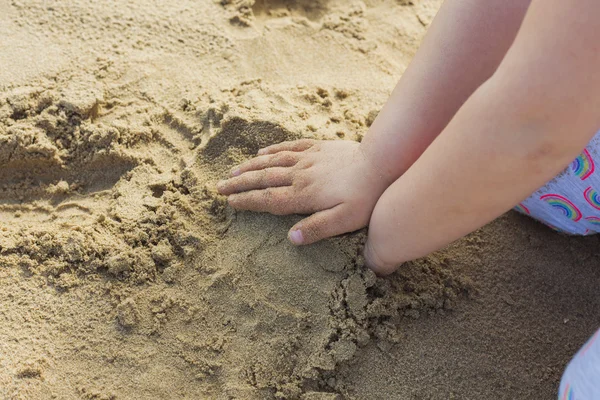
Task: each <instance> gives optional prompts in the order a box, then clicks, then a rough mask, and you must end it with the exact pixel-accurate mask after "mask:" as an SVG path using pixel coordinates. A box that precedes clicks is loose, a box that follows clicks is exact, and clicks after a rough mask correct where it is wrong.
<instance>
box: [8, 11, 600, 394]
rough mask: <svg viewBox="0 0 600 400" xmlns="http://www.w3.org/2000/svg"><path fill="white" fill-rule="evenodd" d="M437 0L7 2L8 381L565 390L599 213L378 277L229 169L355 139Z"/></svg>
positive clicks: (24, 386)
mask: <svg viewBox="0 0 600 400" xmlns="http://www.w3.org/2000/svg"><path fill="white" fill-rule="evenodd" d="M440 4H441V1H439V0H367V1H365V2H363V1H351V0H350V1H343V0H330V1H327V0H297V1H286V0H222V1H220V2H218V1H212V0H198V1H192V0H181V1H164V0H156V1H148V2H144V1H141V0H131V1H126V2H124V1H116V0H99V1H95V2H88V1H83V0H72V1H69V2H61V1H56V0H0V65H1V66H2V68H0V166H1V168H0V188H1V191H0V298H1V299H2V300H1V304H2V305H1V307H0V398H2V399H305V400H334V399H338V400H339V399H400V400H403V399H459V398H460V399H512V400H514V399H553V398H556V391H557V386H558V382H559V379H560V376H561V373H562V370H563V368H564V367H565V365H566V363H567V362H568V361H569V359H570V357H571V356H572V355H573V354H574V352H575V351H577V349H578V348H579V347H580V346H581V345H582V344H583V343H584V342H585V340H587V338H588V337H589V336H590V335H591V334H592V333H593V332H594V331H595V329H596V328H597V327H598V326H600V312H599V311H600V296H598V294H597V289H598V282H599V280H600V268H599V263H600V260H599V255H600V253H599V252H598V250H597V249H598V248H599V245H600V242H599V239H598V238H597V237H586V238H569V237H565V236H561V235H559V234H557V233H555V232H553V231H551V230H550V229H547V228H545V227H543V226H542V225H540V224H538V223H536V222H535V221H531V220H529V219H527V218H525V217H522V216H519V215H516V214H514V213H509V214H507V215H504V216H503V217H501V218H499V219H498V220H497V221H495V222H493V223H491V224H490V225H488V226H486V227H484V228H482V229H481V230H479V231H478V232H476V233H473V234H471V235H469V236H468V237H466V238H465V239H463V240H460V241H459V242H457V243H455V244H453V245H451V246H450V247H448V248H447V249H444V250H443V251H440V252H438V253H435V254H433V255H431V256H429V257H427V258H425V259H422V260H418V261H415V262H411V263H407V264H405V265H403V266H402V267H401V268H400V269H399V271H398V272H397V273H395V274H394V275H392V276H390V277H387V278H376V277H375V276H374V274H373V273H371V272H370V271H368V270H367V269H365V267H364V263H363V260H362V258H361V256H360V249H361V245H362V243H364V239H365V235H366V233H365V232H364V231H363V232H358V233H354V234H350V235H344V236H343V237H338V238H334V239H331V240H327V241H323V242H321V243H318V244H315V245H312V246H307V247H302V248H296V247H294V246H292V245H290V244H289V243H288V241H287V239H286V234H287V230H288V229H289V227H291V226H292V224H293V223H294V222H295V221H297V220H298V219H299V218H300V217H296V216H290V217H277V216H271V215H265V214H252V213H245V212H235V211H233V210H232V209H231V208H229V207H227V205H226V201H225V198H224V197H222V196H219V195H217V194H216V191H215V183H216V181H217V180H219V179H220V178H222V177H224V176H226V174H227V171H229V169H230V168H231V167H233V166H234V165H235V164H236V163H238V162H240V161H242V160H245V159H247V158H249V157H251V156H252V155H253V154H255V152H256V151H257V150H258V149H259V148H260V147H262V146H265V145H268V144H272V143H276V142H280V141H283V140H290V139H295V138H300V137H307V138H316V139H335V140H360V139H361V137H362V135H364V134H365V132H366V130H367V129H368V126H369V125H370V123H371V122H372V120H373V118H374V117H375V116H376V115H377V112H378V110H379V109H380V108H381V107H382V105H383V104H384V102H385V100H386V98H387V96H388V95H389V93H390V91H391V90H392V88H393V86H394V85H395V83H396V82H397V80H398V79H399V77H400V76H401V75H402V72H403V71H404V69H405V68H406V66H407V65H408V63H409V61H410V59H411V57H412V56H413V55H414V53H415V51H416V49H417V48H418V45H419V42H420V40H421V39H422V37H423V35H424V33H425V32H426V29H427V26H428V25H429V24H430V23H431V21H432V19H433V17H434V15H435V13H436V11H437V9H438V7H439V5H440ZM473 62H477V60H473ZM399 129H402V127H399ZM424 212H426V210H424ZM432 229H435V227H432Z"/></svg>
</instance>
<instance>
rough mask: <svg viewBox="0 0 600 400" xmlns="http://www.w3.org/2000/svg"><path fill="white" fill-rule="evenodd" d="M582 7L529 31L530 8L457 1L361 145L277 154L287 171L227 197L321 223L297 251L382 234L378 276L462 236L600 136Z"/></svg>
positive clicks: (303, 232)
mask: <svg viewBox="0 0 600 400" xmlns="http://www.w3.org/2000/svg"><path fill="white" fill-rule="evenodd" d="M582 1H583V3H585V4H579V7H572V6H569V5H568V4H566V3H562V2H561V1H560V0H545V1H544V2H542V1H541V0H534V1H533V2H532V3H531V6H530V8H529V11H528V12H527V17H526V18H525V20H523V17H524V15H525V12H526V11H527V7H528V6H529V1H525V0H523V1H521V2H505V1H503V0H494V1H490V2H478V1H469V0H462V1H461V0H448V1H446V3H445V4H444V6H443V7H442V9H441V10H440V12H439V14H438V16H437V17H436V20H435V21H434V23H433V24H432V26H431V28H430V31H429V33H428V35H427V37H426V39H425V40H424V42H423V45H422V47H421V49H420V50H419V52H418V54H417V55H416V56H415V59H414V61H413V63H412V64H411V66H410V67H409V68H408V69H407V71H406V72H405V74H404V75H403V78H402V80H401V81H400V82H399V84H398V86H397V87H396V89H395V90H394V92H393V93H392V96H391V97H390V99H389V100H388V102H387V104H386V106H385V107H384V109H383V110H382V112H381V113H380V115H379V116H378V118H377V120H376V121H375V123H374V124H373V126H372V127H371V129H370V131H369V133H368V134H367V136H366V137H365V139H364V140H363V142H362V143H361V144H360V145H357V144H340V145H339V147H338V148H335V149H334V148H333V147H332V145H330V144H329V143H330V142H291V143H286V144H283V145H276V146H271V147H269V148H267V149H264V152H263V154H268V155H270V157H271V158H273V159H274V158H279V159H283V158H287V159H288V161H287V164H282V165H273V164H272V163H271V162H270V161H267V162H262V163H261V162H258V161H256V160H258V159H261V157H264V156H259V157H258V158H257V159H254V160H251V161H249V162H248V163H246V164H244V165H242V166H241V167H240V170H239V171H236V174H239V176H237V177H233V178H231V179H229V180H227V181H225V182H221V183H220V184H219V186H218V187H219V190H220V191H221V192H222V193H223V194H232V193H236V194H235V195H233V196H230V203H231V205H232V206H233V207H235V208H239V209H245V210H253V211H266V212H272V213H277V214H288V213H290V214H291V213H304V214H306V213H314V214H313V215H311V216H309V217H308V218H306V219H305V220H303V221H301V222H300V223H299V224H297V225H296V226H294V227H293V228H292V230H291V231H290V239H291V240H292V242H294V243H296V244H308V243H312V242H314V241H317V240H320V239H322V238H325V237H329V236H333V235H336V234H340V233H344V232H349V231H352V230H355V229H359V228H361V227H363V226H365V225H366V224H367V223H369V225H370V226H369V237H368V241H367V246H366V248H365V257H366V259H367V263H368V265H369V266H370V267H371V268H372V269H374V270H375V271H376V272H377V273H379V274H387V273H391V272H393V271H394V270H395V269H396V268H397V266H398V265H399V264H400V263H402V262H404V261H407V260H411V259H414V258H417V257H421V256H423V255H426V254H428V253H429V252H431V251H434V250H436V249H438V248H440V247H442V246H444V245H446V244H448V243H449V242H451V241H453V240H455V239H458V238H459V237H461V236H463V235H465V234H467V233H469V232H471V231H473V230H474V229H477V228H479V227H480V226H482V225H484V224H485V223H487V222H489V221H491V220H492V219H494V218H495V217H497V216H498V215H500V214H502V213H503V212H505V211H506V210H508V209H509V208H510V207H512V206H513V205H514V204H516V203H517V202H519V201H520V200H522V199H523V198H525V197H527V196H528V195H529V194H530V193H531V192H533V191H534V190H535V189H536V188H537V187H539V186H541V185H543V184H544V183H545V182H546V181H547V180H549V179H550V178H552V177H553V176H554V175H555V174H556V173H558V172H559V171H560V170H561V169H562V168H563V167H564V166H565V165H567V164H568V163H569V162H570V161H571V160H572V159H573V158H574V157H575V156H576V155H577V154H578V152H579V151H581V149H582V148H583V147H584V146H585V144H587V141H589V139H590V138H591V137H592V135H593V133H594V131H595V129H596V128H597V127H598V126H599V125H600V118H598V116H600V114H599V113H598V112H597V110H598V109H600V76H599V74H598V72H597V71H598V70H600V69H599V68H598V66H600V56H599V54H600V52H599V51H598V45H597V43H595V42H596V37H595V33H594V32H597V29H598V28H599V26H598V22H597V21H600V18H598V17H600V4H596V3H595V2H594V0H582ZM515 3H517V4H516V5H515ZM581 10H585V13H582V12H581ZM521 23H522V24H521ZM519 27H520V30H519ZM517 32H518V35H517ZM515 36H516V40H515ZM513 41H514V44H513ZM509 48H510V50H509ZM448 49H452V51H449V50H448ZM507 51H508V52H507ZM473 60H477V62H473ZM561 77H568V79H561ZM467 99H468V101H467ZM565 99H568V101H567V102H565ZM465 101H466V102H465ZM459 109H460V111H458V110H459ZM457 111H458V112H457ZM450 120H452V121H451V122H450ZM440 133H441V134H440ZM438 135H439V137H438ZM436 137H437V139H436ZM298 143H303V144H298ZM339 143H348V142H339ZM282 151H283V152H284V153H283V154H285V156H283V155H281V152H282ZM277 154H280V155H279V156H278V155H277ZM262 160H267V158H262ZM248 165H251V167H248ZM248 171H251V172H248ZM525 172H527V174H525ZM248 174H250V175H248ZM244 175H246V178H243V177H244ZM268 176H270V177H272V178H273V179H270V178H268V179H267V178H266V177H268ZM369 216H370V219H369ZM432 227H435V229H432ZM298 232H300V233H298Z"/></svg>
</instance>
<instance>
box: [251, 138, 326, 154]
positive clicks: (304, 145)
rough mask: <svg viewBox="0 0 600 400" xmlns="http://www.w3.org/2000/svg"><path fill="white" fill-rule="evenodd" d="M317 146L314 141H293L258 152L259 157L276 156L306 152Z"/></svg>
mask: <svg viewBox="0 0 600 400" xmlns="http://www.w3.org/2000/svg"><path fill="white" fill-rule="evenodd" d="M314 144H315V141H314V140H312V139H300V140H292V141H289V142H282V143H277V144H274V145H271V146H268V147H265V148H263V149H260V150H259V151H258V155H265V154H275V153H278V152H280V151H304V150H307V149H309V148H311V147H312V146H313V145H314Z"/></svg>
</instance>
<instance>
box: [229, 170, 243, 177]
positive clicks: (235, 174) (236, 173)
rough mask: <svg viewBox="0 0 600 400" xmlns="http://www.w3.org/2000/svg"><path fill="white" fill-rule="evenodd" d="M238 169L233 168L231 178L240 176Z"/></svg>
mask: <svg viewBox="0 0 600 400" xmlns="http://www.w3.org/2000/svg"><path fill="white" fill-rule="evenodd" d="M240 172H241V171H240V169H239V168H235V169H233V170H232V171H231V176H238V175H239V174H240Z"/></svg>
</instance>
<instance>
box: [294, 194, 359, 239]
mask: <svg viewBox="0 0 600 400" xmlns="http://www.w3.org/2000/svg"><path fill="white" fill-rule="evenodd" d="M348 215H349V213H348V208H347V206H344V205H343V204H339V205H337V206H335V207H333V208H330V209H327V210H323V211H319V212H317V213H314V214H313V215H311V216H310V217H307V218H305V219H303V220H302V221H300V222H298V223H297V224H296V225H294V227H293V228H292V229H290V232H289V233H288V238H289V239H290V241H291V242H292V243H293V244H295V245H304V244H311V243H314V242H318V241H319V240H322V239H326V238H328V237H332V236H336V235H341V234H342V233H347V232H351V231H353V230H355V229H358V228H359V227H356V228H354V227H353V226H352V224H351V221H350V220H349V219H348Z"/></svg>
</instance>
